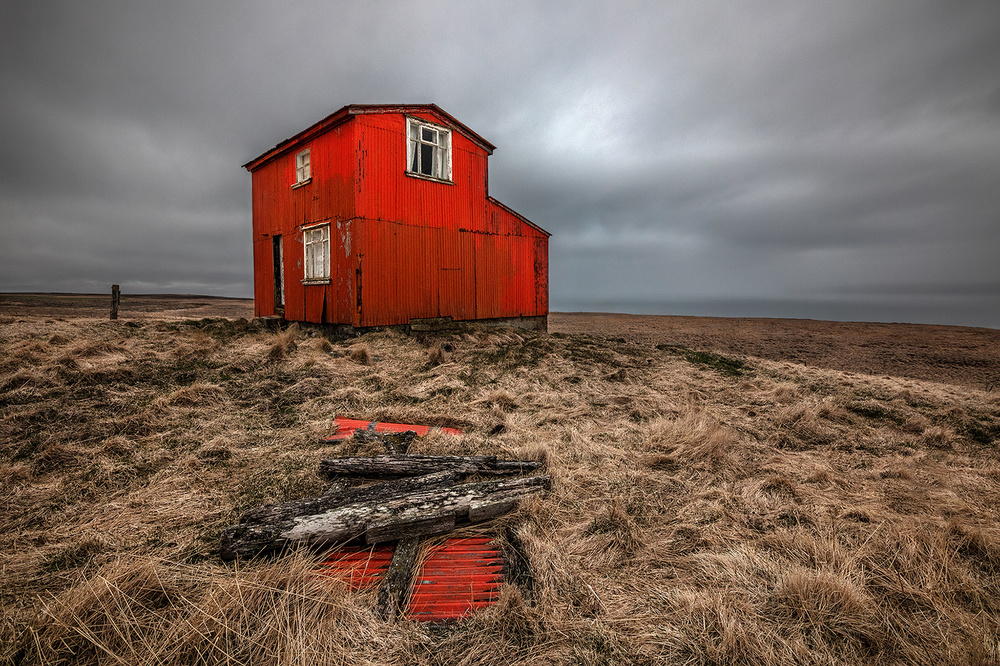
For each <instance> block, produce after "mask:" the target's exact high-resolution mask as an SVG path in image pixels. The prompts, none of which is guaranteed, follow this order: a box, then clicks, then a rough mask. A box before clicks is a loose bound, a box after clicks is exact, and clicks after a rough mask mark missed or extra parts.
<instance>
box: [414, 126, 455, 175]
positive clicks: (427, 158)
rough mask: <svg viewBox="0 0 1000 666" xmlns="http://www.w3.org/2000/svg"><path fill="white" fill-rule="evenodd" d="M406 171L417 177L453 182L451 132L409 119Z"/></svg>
mask: <svg viewBox="0 0 1000 666" xmlns="http://www.w3.org/2000/svg"><path fill="white" fill-rule="evenodd" d="M406 170H407V172H409V173H411V174H414V175H416V176H424V177H426V178H436V179H438V180H451V130H448V129H445V128H444V127H441V126H439V125H432V124H431V123H426V122H423V121H420V120H417V119H415V118H407V119H406Z"/></svg>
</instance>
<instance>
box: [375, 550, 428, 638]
mask: <svg viewBox="0 0 1000 666" xmlns="http://www.w3.org/2000/svg"><path fill="white" fill-rule="evenodd" d="M419 543H420V541H419V540H418V539H417V538H416V537H409V538H406V539H400V540H399V543H398V544H396V552H395V553H394V554H393V556H392V562H390V563H389V568H388V569H387V570H386V572H385V576H384V577H383V578H382V584H381V585H380V586H379V588H378V597H376V599H375V611H376V612H377V613H378V615H379V617H381V618H382V619H383V620H389V619H392V618H394V617H396V616H397V615H399V613H400V611H401V610H402V608H403V606H404V604H405V603H406V593H407V592H408V591H409V589H410V578H411V577H412V576H413V565H414V564H416V562H417V551H418V547H417V546H418V544H419Z"/></svg>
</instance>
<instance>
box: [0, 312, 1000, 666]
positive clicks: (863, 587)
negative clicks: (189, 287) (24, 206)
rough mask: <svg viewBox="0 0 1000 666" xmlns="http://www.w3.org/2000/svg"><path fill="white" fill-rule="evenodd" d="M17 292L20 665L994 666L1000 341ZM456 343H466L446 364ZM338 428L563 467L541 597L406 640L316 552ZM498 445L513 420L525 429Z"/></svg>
mask: <svg viewBox="0 0 1000 666" xmlns="http://www.w3.org/2000/svg"><path fill="white" fill-rule="evenodd" d="M108 301H109V298H108V297H107V296H100V297H98V296H93V297H88V296H79V295H40V294H30V295H0V497H2V500H3V507H4V510H3V512H2V514H0V539H2V541H0V664H3V663H10V664H198V663H203V664H386V663H388V664H414V663H415V664H455V663H460V664H510V663H536V664H659V663H667V664H729V663H734V664H761V665H771V664H933V665H935V666H938V665H941V664H998V663H1000V526H998V523H997V516H998V508H997V507H998V506H1000V457H998V448H997V447H998V445H1000V390H998V388H1000V331H996V330H991V329H972V328H958V327H942V326H911V325H887V324H840V323H832V322H812V321H791V320H754V319H712V318H691V317H632V316H628V315H595V314H553V315H552V316H551V317H550V334H547V335H546V334H536V333H525V332H522V331H513V330H510V329H471V330H469V331H465V332H460V333H443V334H435V335H424V336H412V337H408V336H406V335H403V334H401V333H399V332H395V331H381V332H372V333H367V334H365V335H363V336H361V337H357V338H350V339H343V340H341V339H333V338H329V339H328V338H327V337H324V336H323V335H322V334H320V333H318V332H317V331H316V330H312V329H308V328H303V329H300V328H298V327H295V326H293V327H291V328H289V329H288V330H286V331H282V332H274V331H267V330H264V329H262V328H260V327H258V326H256V325H254V324H253V323H252V322H250V321H247V318H248V317H249V316H250V315H251V314H252V307H251V306H250V305H249V302H248V301H241V300H235V299H211V298H201V297H128V296H125V297H123V300H122V309H121V317H122V318H121V319H120V320H118V321H116V322H111V321H108V320H107V305H108ZM445 349H450V350H451V351H445ZM335 416H350V417H355V418H361V419H368V420H380V421H396V422H403V423H425V424H435V425H448V426H456V427H459V428H462V429H463V430H464V431H465V433H466V434H464V435H462V436H457V437H456V436H450V435H443V434H431V435H428V436H427V437H425V438H423V439H422V440H418V442H417V443H416V444H415V446H414V449H413V451H414V452H423V453H476V454H499V455H504V456H509V457H526V458H537V459H542V460H544V461H545V463H546V471H547V472H548V473H549V474H551V475H552V478H553V488H552V490H551V491H550V492H549V493H548V494H547V495H546V496H544V497H542V498H539V499H535V500H531V501H530V502H526V503H523V504H522V506H521V507H520V509H518V510H517V511H516V512H515V513H513V514H510V515H508V516H506V517H504V518H502V519H500V520H499V521H497V522H495V523H492V524H490V525H488V526H487V529H489V530H490V531H492V532H494V533H497V534H501V533H503V532H504V531H505V530H507V529H508V528H509V529H510V530H512V531H513V532H514V533H515V534H516V535H517V537H518V538H519V540H520V542H521V543H522V545H523V547H524V550H525V552H526V553H527V555H528V559H529V563H530V571H531V584H530V585H527V584H522V585H515V584H509V585H508V586H506V587H505V589H504V593H503V595H502V598H501V601H500V603H499V604H497V605H496V606H494V607H492V608H490V609H487V610H485V611H483V612H480V613H478V614H476V615H474V616H473V617H471V618H469V619H467V620H466V621H464V622H461V623H457V624H453V625H443V626H435V625H425V624H420V623H414V622H409V621H405V620H404V621H397V622H384V621H381V620H379V619H378V618H377V617H376V615H375V612H374V610H373V595H372V594H371V593H364V594H357V593H351V592H349V591H348V590H347V588H346V586H344V585H343V584H342V583H339V582H337V581H333V580H331V579H329V578H320V577H317V576H316V575H315V574H314V573H313V572H312V570H311V566H312V563H313V562H314V561H315V559H316V556H315V555H311V554H309V553H305V552H299V553H294V554H291V555H288V556H284V557H279V558H270V559H260V560H254V561H250V562H243V563H240V564H238V565H231V564H229V565H227V564H224V563H223V562H221V561H220V559H219V557H218V554H217V549H218V536H219V533H220V531H221V530H222V529H223V528H224V527H225V526H227V525H229V524H231V523H233V522H234V521H235V520H236V518H237V516H238V515H239V514H240V512H241V511H242V510H244V509H247V508H250V507H253V506H256V505H258V504H261V503H265V502H273V501H280V500H284V499H290V498H295V497H302V496H306V495H313V494H318V493H320V492H322V491H323V490H324V489H325V487H326V484H325V482H324V480H323V479H322V478H321V477H319V476H318V474H317V468H318V462H319V460H320V459H322V458H324V457H333V456H338V455H349V454H364V453H372V454H374V453H380V452H379V451H374V450H367V449H365V448H363V447H362V446H360V445H356V444H354V443H351V442H348V443H345V444H341V445H336V446H328V445H321V444H319V443H318V440H319V439H320V438H321V437H322V436H324V435H326V434H328V433H329V432H330V431H331V430H332V429H333V426H332V422H333V419H334V417H335ZM500 426H502V427H500Z"/></svg>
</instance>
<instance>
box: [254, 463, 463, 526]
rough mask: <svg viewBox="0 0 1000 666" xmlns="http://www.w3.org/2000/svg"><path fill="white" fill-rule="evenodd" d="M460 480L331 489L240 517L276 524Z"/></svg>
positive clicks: (419, 479) (454, 476)
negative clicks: (323, 493)
mask: <svg viewBox="0 0 1000 666" xmlns="http://www.w3.org/2000/svg"><path fill="white" fill-rule="evenodd" d="M461 477H462V475H461V474H460V473H459V472H450V471H445V472H435V473H433V474H424V475H422V476H416V477H411V478H406V479H396V480H393V481H381V482H378V483H370V484H368V485H366V486H351V487H341V488H337V489H334V488H331V489H330V490H328V491H327V492H326V494H325V495H321V496H320V497H306V498H303V499H296V500H289V501H287V502H281V503H279V504H267V505H265V506H259V507H257V508H256V509H251V510H250V511H247V512H246V513H244V514H243V515H242V516H240V522H241V523H260V524H263V525H273V524H275V523H280V522H281V521H284V520H290V519H292V518H296V517H298V516H312V515H315V514H317V513H324V512H326V511H329V510H331V509H335V508H337V507H340V506H344V505H346V504H355V503H358V502H379V501H389V500H393V499H397V498H399V497H400V496H404V495H408V494H411V493H414V492H417V491H421V490H432V489H434V488H444V487H445V486H453V485H455V484H456V483H457V482H458V480H459V479H460V478H461Z"/></svg>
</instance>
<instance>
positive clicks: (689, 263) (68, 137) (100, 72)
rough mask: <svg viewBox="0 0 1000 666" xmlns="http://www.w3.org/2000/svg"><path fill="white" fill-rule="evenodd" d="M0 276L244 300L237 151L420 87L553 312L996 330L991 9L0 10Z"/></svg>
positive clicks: (369, 6) (998, 127) (851, 5)
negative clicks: (524, 227)
mask: <svg viewBox="0 0 1000 666" xmlns="http://www.w3.org/2000/svg"><path fill="white" fill-rule="evenodd" d="M0 53H2V63H0V67H2V68H0V91H2V95H0V228H2V231H3V239H2V240H0V291H84V292H90V291H97V292H105V291H108V290H109V289H110V286H109V285H110V284H111V283H112V282H117V283H120V284H121V285H122V289H123V291H124V292H125V293H126V294H127V293H129V292H132V293H139V292H173V293H201V294H216V295H230V296H252V265H251V258H250V255H251V235H250V175H249V174H248V173H247V172H246V171H244V170H243V169H242V168H241V166H240V165H242V164H244V163H245V162H247V161H248V160H250V159H251V158H253V157H256V156H257V155H259V154H260V153H262V152H264V151H265V150H267V149H268V148H270V147H272V146H273V145H275V144H276V143H278V142H279V141H281V140H283V139H285V138H288V137H289V136H291V135H292V134H294V133H296V132H298V131H299V130H301V129H304V128H305V127H307V126H309V125H311V124H312V123H314V122H316V121H317V120H319V119H321V118H323V117H324V116H326V115H327V114H329V113H330V112H332V111H334V110H336V109H337V108H339V107H341V106H343V105H345V104H348V103H383V102H385V103H392V102H402V103H426V102H433V103H436V104H438V105H439V106H441V107H442V108H443V109H445V110H446V111H448V112H449V113H451V114H452V115H454V116H455V117H456V118H458V119H459V120H461V121H462V122H464V123H465V124H467V125H468V126H469V127H471V128H472V129H473V130H475V131H476V132H478V133H479V134H481V135H482V136H483V137H485V138H486V139H487V140H488V141H490V142H492V143H494V144H495V145H496V146H497V151H496V152H495V153H494V155H493V156H492V157H491V158H490V192H491V194H492V195H493V196H495V197H496V198H498V199H500V200H501V201H502V202H504V203H505V204H507V205H509V206H510V207H512V208H514V209H515V210H517V211H518V212H520V213H522V214H524V215H525V216H526V217H528V218H529V219H531V220H532V221H534V222H536V223H537V224H539V225H540V226H542V227H544V228H545V229H547V230H548V231H550V232H551V233H552V234H553V237H552V239H551V244H550V295H551V306H552V309H553V310H567V309H573V310H578V309H601V310H618V311H634V312H654V311H655V312H663V313H667V314H669V313H676V314H718V315H740V316H806V317H812V318H826V319H862V320H875V321H913V322H924V323H956V324H966V325H985V326H992V327H998V328H1000V2H997V1H996V0H983V1H981V2H972V1H963V0H940V1H939V2H921V1H919V0H879V1H878V2H873V1H872V0H831V1H803V0H787V1H786V0H731V1H721V0H671V1H663V2H647V3H639V2H635V3H628V2H607V3H586V2H554V1H546V2H535V3H514V2H474V1H465V2H450V3H445V2H434V1H428V0H422V1H421V2H412V3H390V2H385V3H378V2H361V1H360V0H354V1H351V2H343V3H336V2H282V3H266V2H242V1H241V2H235V1H234V2H205V1H204V0H198V1H196V2H183V1H178V0H170V1H169V2H164V1H160V2H117V3H114V2H112V3H108V2H94V1H90V0H88V1H81V0H73V1H70V2H46V1H43V0H38V1H33V2H6V3H4V4H3V19H2V22H0Z"/></svg>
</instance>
